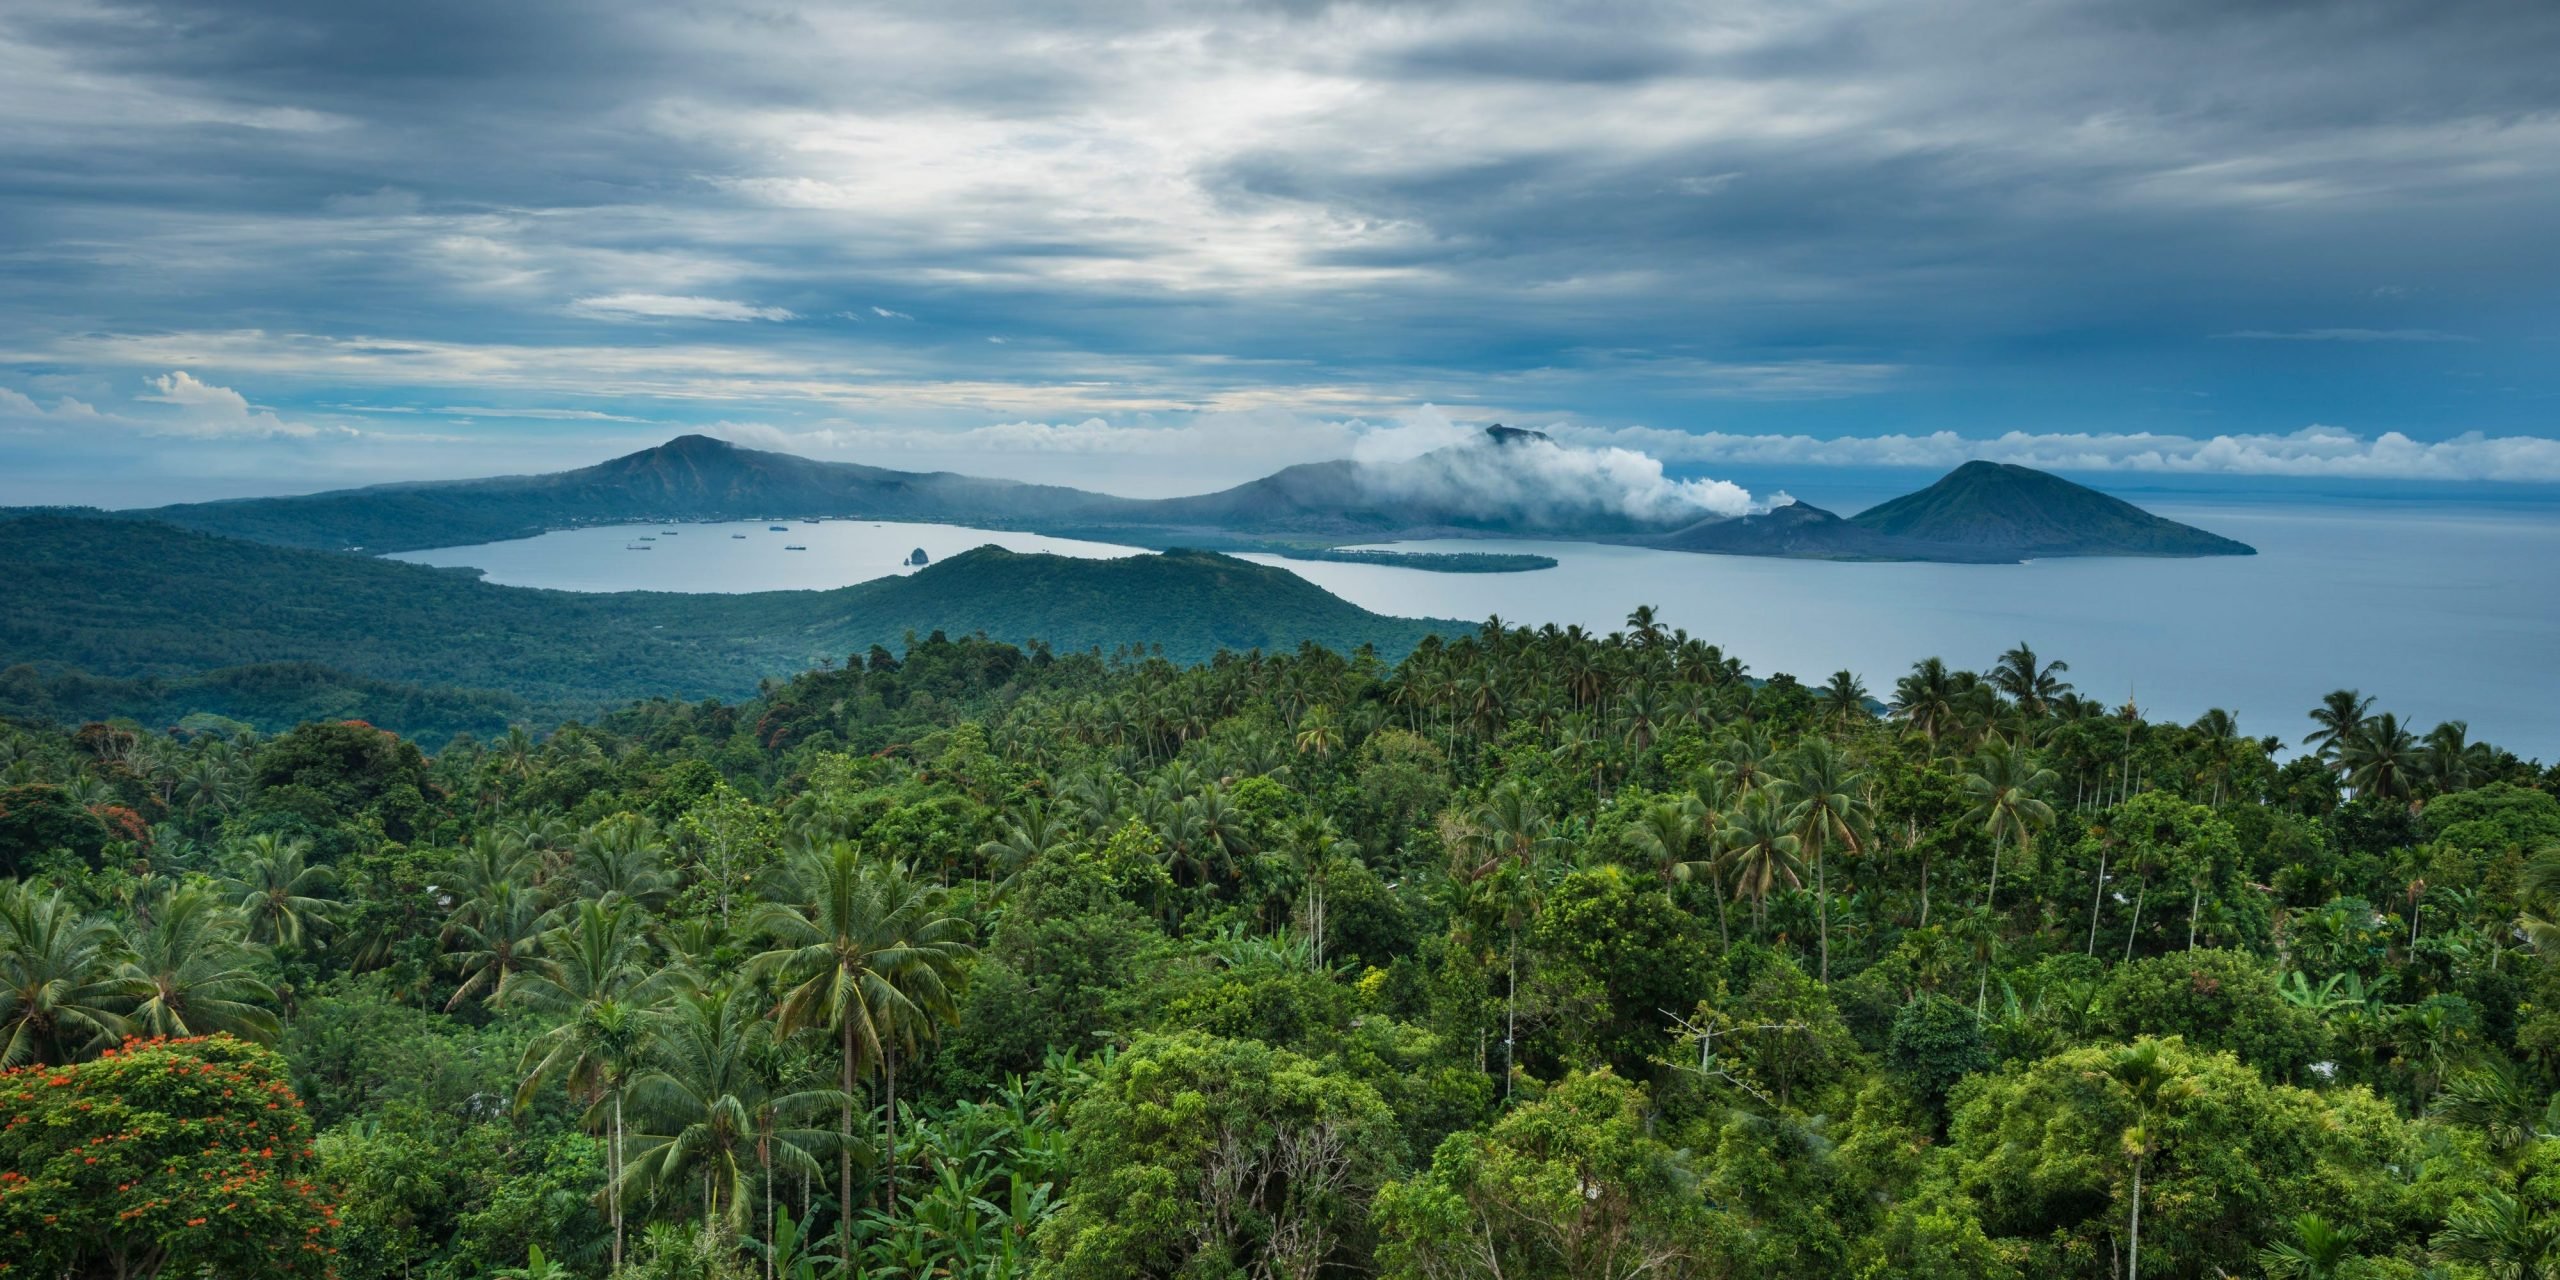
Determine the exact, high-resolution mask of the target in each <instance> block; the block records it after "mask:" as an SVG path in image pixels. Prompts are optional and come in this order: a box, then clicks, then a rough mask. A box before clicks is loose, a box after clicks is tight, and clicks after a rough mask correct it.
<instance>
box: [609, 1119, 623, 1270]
mask: <svg viewBox="0 0 2560 1280" xmlns="http://www.w3.org/2000/svg"><path fill="white" fill-rule="evenodd" d="M609 1163H610V1165H611V1166H612V1172H611V1173H610V1174H609V1175H608V1176H609V1177H610V1178H611V1179H612V1180H611V1181H610V1182H609V1183H608V1184H607V1186H608V1187H609V1188H610V1192H611V1194H610V1195H609V1196H608V1198H609V1199H610V1200H612V1202H613V1269H614V1270H615V1271H616V1272H617V1273H618V1272H620V1271H621V1270H622V1091H621V1090H620V1089H616V1090H614V1094H613V1154H612V1157H611V1159H610V1161H609Z"/></svg>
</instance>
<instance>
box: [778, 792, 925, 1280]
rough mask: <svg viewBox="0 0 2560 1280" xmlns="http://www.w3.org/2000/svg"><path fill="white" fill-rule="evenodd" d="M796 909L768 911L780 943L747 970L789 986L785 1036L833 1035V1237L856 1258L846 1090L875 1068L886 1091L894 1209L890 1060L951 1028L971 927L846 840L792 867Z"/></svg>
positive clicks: (783, 1008)
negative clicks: (837, 1120) (810, 1030)
mask: <svg viewBox="0 0 2560 1280" xmlns="http://www.w3.org/2000/svg"><path fill="white" fill-rule="evenodd" d="M791 875H792V878H793V879H794V880H795V881H796V882H797V885H798V889H799V897H798V900H797V901H796V902H777V903H772V904H769V905H767V906H766V907H765V908H764V909H763V910H762V911H761V912H759V913H758V914H757V917H756V924H757V927H758V928H759V929H761V930H762V931H764V932H766V933H768V934H770V935H771V936H772V937H773V938H774V939H775V940H776V941H777V942H779V943H780V944H781V945H779V946H778V947H776V948H775V949H773V950H771V951H767V952H765V953H763V954H762V955H759V956H757V957H756V959H755V961H754V967H755V971H756V972H757V973H759V974H763V975H770V976H772V977H773V978H774V979H776V980H778V981H780V982H781V983H783V984H785V986H786V987H787V990H785V991H784V993H783V996H782V1001H781V1003H780V1004H779V1005H778V1006H776V1008H775V1010H774V1014H775V1018H776V1020H777V1021H778V1023H779V1024H780V1026H781V1029H782V1031H783V1033H784V1034H786V1035H787V1034H789V1033H791V1032H794V1031H797V1030H800V1029H801V1028H803V1027H825V1028H827V1029H828V1030H830V1031H832V1032H834V1033H835V1034H836V1037H837V1042H838V1046H839V1048H840V1050H841V1052H842V1055H843V1057H842V1061H841V1070H842V1086H841V1089H840V1092H841V1094H842V1099H841V1104H840V1105H841V1106H842V1109H843V1115H842V1125H841V1132H840V1134H839V1138H840V1146H839V1149H838V1157H837V1172H838V1177H839V1179H840V1181H839V1183H838V1187H837V1196H838V1197H839V1201H840V1203H839V1206H838V1207H839V1211H840V1212H841V1214H842V1218H841V1222H840V1224H839V1230H840V1231H841V1232H842V1233H843V1239H842V1245H843V1247H844V1256H846V1257H851V1256H853V1082H854V1076H855V1074H856V1073H857V1072H860V1071H870V1070H875V1069H876V1070H879V1071H880V1072H882V1074H883V1075H884V1077H885V1078H886V1081H887V1085H888V1108H887V1117H886V1120H885V1121H884V1123H885V1125H886V1127H887V1130H888V1136H889V1140H888V1147H889V1151H888V1155H889V1199H888V1203H889V1204H890V1206H891V1207H892V1210H893V1211H894V1209H895V1206H896V1205H897V1176H898V1175H897V1097H898V1093H897V1089H898V1085H897V1080H898V1077H897V1055H898V1052H899V1051H900V1050H901V1049H907V1050H912V1049H913V1048H914V1047H915V1045H916V1043H917V1041H918V1039H919V1038H920V1037H929V1036H931V1035H933V1034H934V1024H935V1023H937V1022H939V1023H944V1024H949V1023H951V1022H954V1021H956V1020H957V1017H958V1012H957V1006H956V1003H955V991H956V988H957V986H958V984H959V981H960V971H961V965H962V964H963V963H964V961H965V960H966V958H967V957H968V955H969V953H970V951H971V947H970V946H969V943H968V942H967V941H966V936H967V932H968V926H967V925H966V924H963V923H962V922H961V921H959V920H956V919H953V918H951V917H950V916H948V915H945V914H944V913H943V901H944V895H943V892H942V890H940V889H937V888H934V887H932V886H930V885H927V884H924V883H921V882H919V881H918V880H916V878H915V877H914V876H913V875H912V874H911V873H910V872H909V871H908V869H907V868H906V866H905V865H904V864H902V863H896V862H889V861H885V860H873V859H865V858H863V857H862V856H861V855H860V854H859V853H858V852H857V851H856V850H855V848H854V846H853V845H852V844H851V843H849V842H846V841H841V840H839V841H835V842H832V843H830V844H828V845H826V846H824V847H823V848H818V849H813V850H810V851H809V852H807V853H806V854H804V855H802V856H801V857H800V858H798V859H797V860H795V862H794V863H793V864H792V866H791Z"/></svg>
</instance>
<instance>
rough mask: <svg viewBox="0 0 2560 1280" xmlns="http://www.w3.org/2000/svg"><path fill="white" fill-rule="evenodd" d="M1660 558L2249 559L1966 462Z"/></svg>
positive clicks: (1684, 538)
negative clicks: (1846, 510)
mask: <svg viewBox="0 0 2560 1280" xmlns="http://www.w3.org/2000/svg"><path fill="white" fill-rule="evenodd" d="M1650 545H1653V546H1657V547H1660V548H1662V549H1664V550H1667V551H1704V552H1711V553H1717V554H1723V555H1748V556H1789V557H1794V558H1798V559H1809V560H1938V561H1954V562H1958V563H1966V562H1974V563H2014V562H2016V561H2020V560H2039V559H2047V558H2052V557H2057V556H2246V555H2255V554H2257V549H2256V548H2254V547H2251V546H2249V545H2248V544H2247V543H2243V542H2235V541H2233V540H2231V539H2229V538H2225V537H2222V536H2220V535H2218V534H2213V533H2207V532H2205V531H2204V530H2202V529H2198V528H2196V527H2195V526H2193V525H2185V524H2180V523H2178V522H2177V521H2175V520H2169V519H2164V518H2162V517H2160V516H2155V515H2153V514H2151V513H2150V512H2148V511H2145V510H2143V509H2142V508H2140V507H2137V506H2135V505H2133V504H2132V503H2130V502H2126V501H2124V500H2123V499H2121V498H2115V497H2110V496H2108V495H2107V494H2103V493H2100V492H2098V491H2097V490H2095V489H2092V488H2089V487H2088V486H2087V485H2081V484H2074V483H2072V482H2071V481H2068V480H2065V479H2063V478H2062V477H2060V476H2057V475H2054V474H2052V473H2050V472H2044V471H2038V470H2035V469H2034V468H2032V467H2020V466H2011V465H2007V464H2003V463H1995V462H1968V463H1966V464H1964V465H1963V466H1960V467H1958V468H1956V469H1955V470H1953V471H1950V472H1948V473H1947V474H1946V476H1945V477H1943V478H1941V479H1940V480H1939V481H1938V482H1937V483H1935V484H1932V485H1930V486H1929V487H1928V488H1926V489H1922V490H1920V491H1919V492H1917V493H1907V494H1904V495H1903V496H1901V497H1899V498H1895V499H1893V500H1892V501H1890V502H1885V503H1880V504H1878V505H1876V506H1873V507H1869V508H1867V509H1866V510H1864V511H1861V512H1859V513H1858V514H1856V515H1854V516H1850V517H1848V518H1847V519H1842V518H1841V517H1839V516H1837V515H1834V514H1832V513H1831V512H1828V511H1825V510H1823V509H1822V508H1820V507H1816V506H1810V505H1808V504H1805V503H1801V502H1796V503H1789V504H1787V505H1785V506H1781V507H1777V508H1774V509H1772V510H1770V511H1767V512H1763V513H1760V514H1757V515H1748V516H1743V517H1741V518H1739V519H1731V520H1702V521H1700V522H1698V523H1697V524H1695V525H1692V526H1690V527H1688V528H1686V529H1682V530H1679V531H1677V532H1674V533H1670V534H1666V535H1664V536H1662V537H1660V538H1657V539H1654V540H1653V541H1652V543H1651V544H1650Z"/></svg>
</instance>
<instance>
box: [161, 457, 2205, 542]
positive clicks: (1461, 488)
mask: <svg viewBox="0 0 2560 1280" xmlns="http://www.w3.org/2000/svg"><path fill="white" fill-rule="evenodd" d="M1563 458H1564V450H1563V447H1562V446H1560V445H1558V444H1556V443H1555V442H1554V441H1552V440H1550V439H1548V438H1547V437H1546V436H1545V435H1543V434H1541V433H1539V432H1535V431H1524V430H1520V429H1518V428H1513V427H1501V426H1496V427H1492V428H1488V429H1487V430H1486V431H1485V432H1484V433H1483V434H1482V435H1480V436H1478V437H1477V438H1475V439H1474V440H1471V441H1468V442H1466V443H1463V444H1458V445H1452V446H1450V447H1447V448H1442V449H1436V450H1433V451H1432V452H1430V453H1426V454H1424V455H1422V456H1420V457H1417V458H1411V459H1407V460H1403V461H1398V462H1386V463H1372V462H1355V461H1351V460H1348V459H1344V460H1337V461H1332V462H1316V463H1306V464H1302V465H1299V466H1293V467H1285V468H1282V469H1281V470H1279V471H1276V472H1274V473H1272V474H1271V475H1268V476H1264V477H1262V478H1261V479H1259V480H1254V481H1251V482H1248V483H1246V484H1242V485H1238V486H1235V487H1234V488H1230V489H1224V490H1220V491H1218V492H1216V493H1206V494H1197V495H1193V496H1190V497H1180V498H1123V497H1117V496H1114V495H1111V494H1101V493H1088V492H1085V491H1083V490H1079V489H1068V488H1062V487H1059V486H1055V485H1036V484H1023V483H1019V482H1015V481H1010V480H990V479H983V478H979V477H975V476H964V475H956V474H953V473H950V472H907V471H892V470H887V469H885V468H880V467H871V466H863V465H859V464H855V463H847V462H819V461H814V460H812V459H808V458H801V457H795V456H793V455H790V454H782V453H771V452H766V451H763V450H757V449H746V448H741V447H739V446H737V445H733V444H730V443H727V442H725V441H721V440H715V439H712V438H710V437H708V436H698V435H689V436H679V437H677V438H676V439H674V440H670V441H668V442H667V443H665V444H663V445H659V446H657V447H655V448H651V449H644V450H641V451H640V452H638V453H633V454H628V455H625V456H623V457H620V458H615V459H612V460H610V461H607V462H602V463H598V464H597V465H595V466H592V467H584V468H580V469H578V470H575V471H564V472H558V473H555V474H550V475H537V476H504V477H497V478H493V479H486V480H454V481H438V482H433V483H422V484H397V485H380V486H375V487H372V488H366V489H347V490H339V491H335V492H330V493H317V494H308V495H303V496H298V497H282V498H253V499H240V500H234V501H226V502H201V503H187V504H182V505H178V506H169V507H158V508H153V509H148V510H141V511H131V512H122V513H119V514H120V515H123V516H126V517H128V518H140V519H150V520H156V521H159V522H162V523H165V524H172V525H177V526H179V527H182V528H188V529H195V530H198V531H201V532H205V533H212V534H218V535H221V536H224V537H233V538H244V539H248V540H251V541H255V542H264V543H271V544H275V545H280V546H292V547H306V548H315V549H325V550H362V551H366V552H369V553H376V554H379V553H386V552H394V551H416V550H423V549H426V548H430V547H449V546H460V545H465V544H471V543H482V542H498V541H505V540H509V539H515V538H527V537H532V536H534V535H536V534H540V533H544V532H547V531H550V530H554V529H564V528H576V527H581V526H587V525H598V524H620V523H640V522H664V521H671V520H753V519H763V518H767V517H769V516H770V515H771V514H772V513H774V512H792V513H798V514H799V515H801V516H804V517H808V518H821V517H825V518H834V517H857V518H862V519H872V520H911V521H918V522H924V523H942V524H962V525H975V526H978V527H982V528H995V529H1013V530H1023V531H1029V532H1036V533H1044V534H1050V535H1054V536H1059V537H1074V538H1085V539H1091V540H1095V541H1106V542H1117V543H1121V544H1123V545H1128V546H1140V547H1150V548H1155V549H1164V548H1169V547H1177V546H1189V547H1221V548H1228V549H1256V550H1260V549H1270V544H1271V543H1273V542H1275V541H1286V542H1289V543H1292V544H1295V545H1296V546H1298V547H1300V548H1320V547H1321V546H1323V545H1324V544H1327V543H1331V544H1343V543H1367V542H1381V541H1416V540H1421V539H1428V538H1453V537H1454V538H1466V537H1514V538H1517V537H1534V538H1553V539H1559V540H1571V541H1584V542H1608V543H1622V544H1631V545H1637V546H1648V547H1654V548H1658V549H1661V550H1666V551H1689V552H1702V553H1710V554H1720V555H1751V556H1783V557H1801V558H1811V559H1826V560H1844V559H1845V560H1940V561H1957V562H2003V561H2019V560H2031V559H2038V558H2043V557H2049V556H2119V555H2120V556H2219V555H2248V554H2251V553H2252V549H2251V548H2250V547H2248V546H2247V545H2245V544H2243V543H2239V542H2234V541H2232V540H2231V539H2229V538H2224V537H2220V536H2218V535H2215V534H2212V533H2208V532H2206V531H2204V530H2202V529H2197V528H2193V527H2191V526H2188V525H2184V524H2180V523H2178V522H2176V521H2173V520H2167V519H2163V518H2161V517H2159V516H2155V515H2152V514H2151V513H2149V512H2146V511H2144V510H2142V509H2141V508H2139V507H2136V506H2134V505H2132V504H2131V503H2128V502H2125V501H2123V500H2121V499H2118V498H2114V497H2111V496H2109V495H2107V494H2104V493H2100V492H2099V491H2097V490H2095V489H2091V488H2089V487H2087V486H2085V485H2080V484H2075V483H2073V482H2071V481H2069V480H2065V479H2063V478H2062V477H2060V476H2055V475H2051V474H2048V473H2046V472H2042V471H2036V470H2033V469H2031V468H2027V467H2019V466H2009V465H2003V464H1996V463H1990V462H1968V463H1966V464H1964V465H1963V466H1961V467H1958V468H1956V469H1955V470H1954V471H1952V472H1950V473H1948V474H1947V475H1946V476H1944V477H1942V478H1941V479H1939V480H1938V481H1937V482H1936V483H1934V484H1932V485H1930V486H1928V487H1927V488H1925V489H1922V490H1919V491H1918V492H1915V493H1912V494H1907V495H1905V496H1903V497H1900V498H1896V499H1894V500H1893V501H1890V502H1887V503H1884V504H1882V505H1880V506H1877V507H1875V508H1872V509H1870V510H1867V511H1863V512H1860V513H1858V514H1857V515H1855V516H1850V517H1847V518H1845V519H1844V518H1842V517H1840V516H1837V515H1835V514H1833V513H1831V512H1828V511H1824V510H1822V509H1820V508H1818V507H1812V506H1807V505H1805V504H1801V503H1798V504H1793V505H1788V506H1781V507H1779V508H1777V509H1775V510H1773V511H1769V512H1764V513H1759V514H1753V515H1744V516H1738V517H1735V516H1723V515H1708V514H1704V513H1702V512H1701V511H1699V510H1698V509H1696V508H1694V507H1692V508H1686V509H1683V510H1668V511H1655V510H1653V509H1652V508H1650V507H1645V508H1641V509H1638V508H1635V507H1634V506H1633V504H1630V503H1629V502H1628V501H1626V500H1625V495H1623V494H1616V493H1612V492H1609V491H1605V490H1604V489H1595V488H1594V487H1592V485H1591V484H1590V483H1588V477H1587V476H1578V475H1577V474H1576V473H1574V472H1573V471H1572V469H1571V468H1569V467H1560V466H1559V465H1558V464H1559V463H1560V461H1562V460H1563ZM1413 567H1419V566H1413ZM1467 571H1477V572H1481V571H1485V570H1467Z"/></svg>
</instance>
